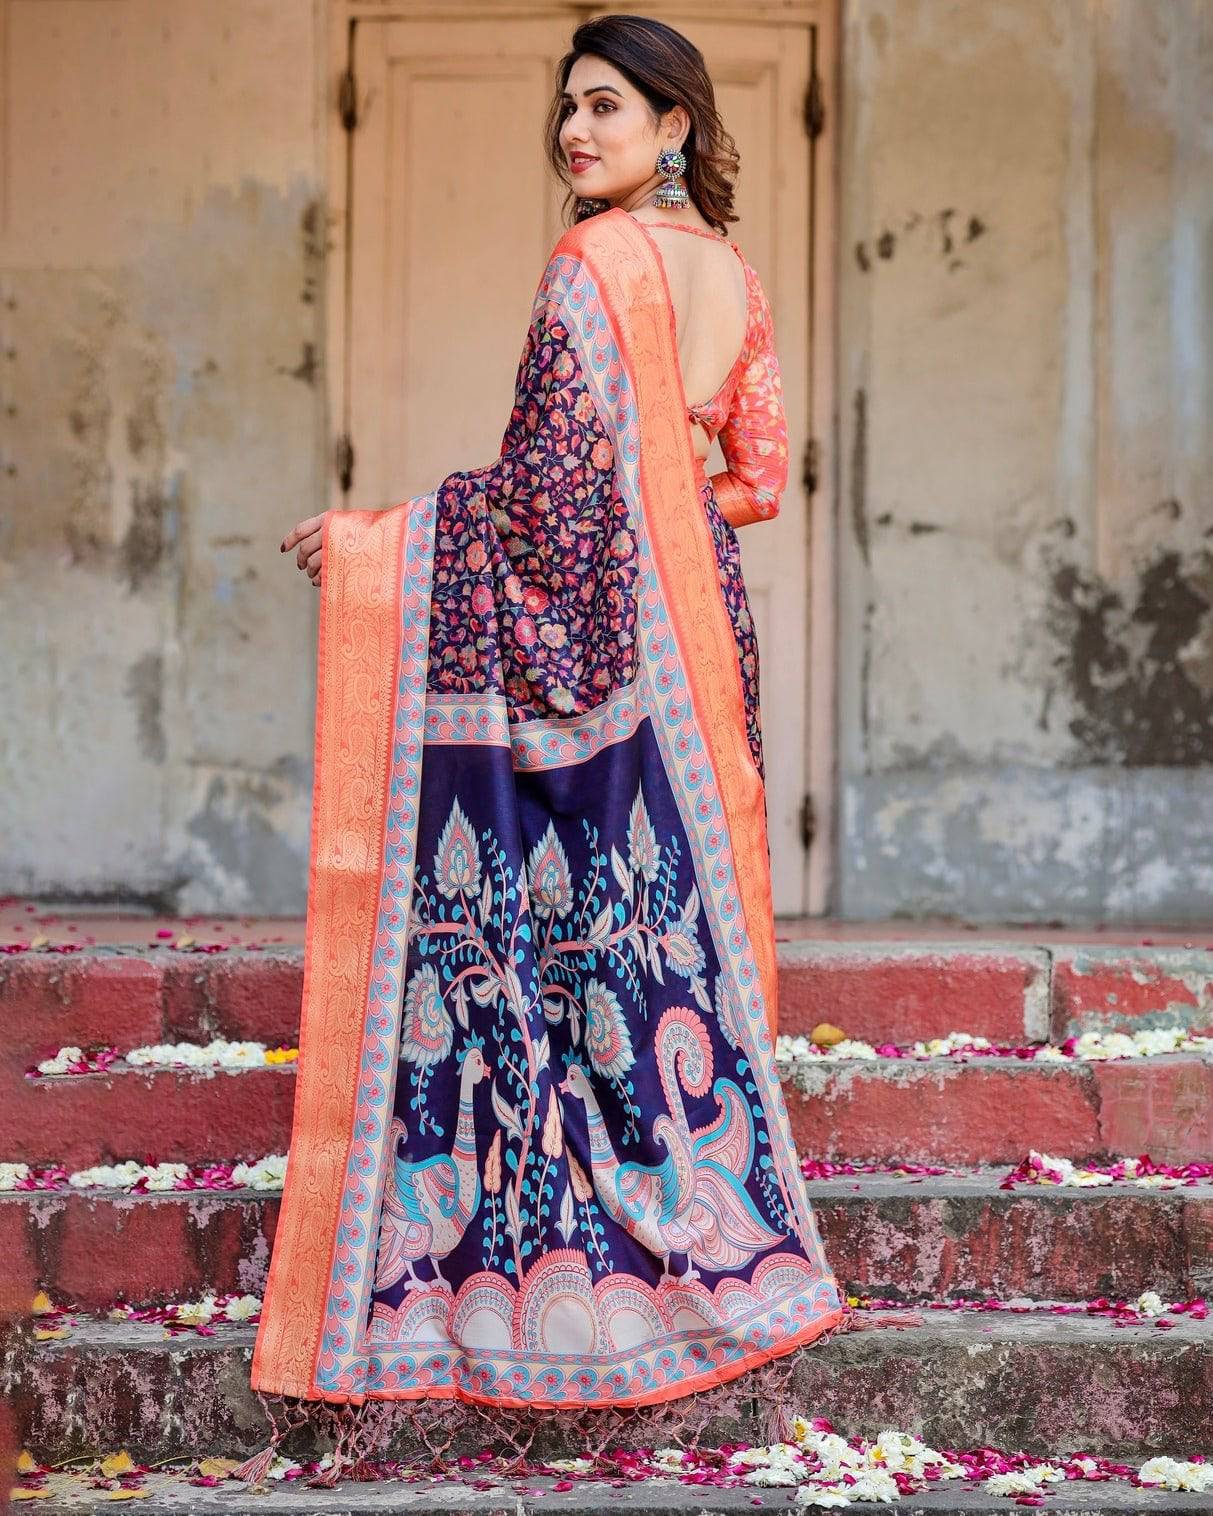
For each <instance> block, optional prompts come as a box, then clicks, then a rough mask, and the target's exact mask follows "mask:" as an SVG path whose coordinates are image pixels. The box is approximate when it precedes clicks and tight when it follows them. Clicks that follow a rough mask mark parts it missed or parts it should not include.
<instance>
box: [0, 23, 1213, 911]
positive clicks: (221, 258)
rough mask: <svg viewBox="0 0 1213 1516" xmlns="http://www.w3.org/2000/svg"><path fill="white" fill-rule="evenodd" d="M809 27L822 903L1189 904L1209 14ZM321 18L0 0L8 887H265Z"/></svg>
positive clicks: (300, 847)
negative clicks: (831, 856) (825, 686)
mask: <svg viewBox="0 0 1213 1516" xmlns="http://www.w3.org/2000/svg"><path fill="white" fill-rule="evenodd" d="M844 13H845V36H844V49H845V60H844V90H845V100H844V102H843V162H842V173H841V182H842V191H843V200H842V212H843V222H842V244H843V283H842V292H841V293H842V310H841V312H840V318H841V346H840V368H839V403H840V418H841V429H842V438H841V440H842V444H843V446H842V455H841V456H842V463H843V468H842V512H843V525H844V528H845V529H844V532H843V535H842V542H843V545H842V561H841V565H840V568H841V595H840V616H841V627H840V633H841V635H840V638H839V645H840V648H841V650H842V652H841V656H842V666H841V670H840V681H841V683H840V690H841V701H840V716H841V722H840V729H841V743H840V782H841V805H842V837H841V845H840V849H839V864H840V867H839V887H838V892H837V896H836V900H835V902H834V903H835V906H836V908H839V909H841V911H842V912H844V913H845V914H849V915H854V916H881V915H885V914H888V913H904V914H921V913H941V912H942V913H954V914H956V915H958V916H964V917H971V918H981V917H996V916H1002V917H1009V918H1013V919H1040V918H1046V919H1047V918H1053V917H1056V918H1061V919H1068V920H1075V919H1081V918H1084V917H1098V916H1104V917H1107V918H1110V919H1122V920H1123V919H1133V918H1135V917H1137V918H1144V917H1148V916H1151V915H1155V916H1167V917H1171V918H1174V919H1190V918H1195V917H1199V916H1207V915H1208V914H1209V912H1210V910H1211V909H1213V820H1211V819H1210V818H1211V817H1213V735H1211V727H1213V641H1211V636H1213V634H1211V631H1210V616H1211V615H1213V612H1211V610H1210V607H1211V605H1213V565H1211V561H1210V553H1211V550H1213V429H1211V427H1210V417H1211V416H1213V405H1211V403H1210V402H1211V400H1213V376H1211V373H1210V364H1211V361H1213V360H1211V355H1213V87H1211V86H1213V8H1211V7H1210V5H1209V4H1208V0H1168V3H1167V4H1165V5H1160V4H1157V3H1154V0H1105V3H1101V4H1098V5H1094V4H1083V3H1079V0H998V3H997V4H994V3H992V0H991V3H985V4H975V3H973V0H849V3H848V4H847V5H846V6H845V7H844ZM324 16H325V7H324V4H323V0H54V3H46V0H8V4H7V7H6V10H5V17H6V26H5V27H4V28H0V48H3V50H4V56H3V58H0V64H2V66H3V73H2V77H3V79H4V81H5V88H6V90H7V92H8V98H7V100H6V111H5V122H6V123H7V128H6V130H7V135H6V137H5V140H4V142H3V144H2V146H3V154H4V156H3V179H2V182H0V189H2V192H3V203H2V205H0V215H2V218H3V220H2V242H0V324H2V328H3V329H2V331H0V389H2V397H0V489H2V490H3V497H2V500H0V647H2V648H3V657H0V890H17V891H27V892H32V893H38V894H41V895H60V896H77V897H79V896H84V897H93V898H106V899H117V900H123V899H126V900H132V899H138V898H140V897H143V898H147V899H150V900H153V901H155V902H156V903H157V904H159V905H160V906H162V907H164V908H174V909H179V910H191V909H198V910H226V911H241V910H245V909H248V910H253V909H255V910H257V911H260V912H274V911H284V912H295V911H299V910H301V909H302V906H303V902H304V891H305V883H306V839H307V825H308V815H309V804H308V800H309V794H310V779H311V767H310V760H311V738H312V733H311V720H312V701H313V679H314V646H315V611H316V600H317V597H316V595H315V592H314V591H313V590H312V589H311V588H310V587H309V586H308V585H307V584H306V582H305V581H304V580H303V579H302V576H300V575H298V574H297V573H296V572H295V571H294V570H293V568H291V567H290V566H289V565H288V564H286V563H284V562H283V560H282V558H281V556H280V555H279V553H278V551H277V544H278V541H279V540H280V537H281V534H282V532H283V531H284V530H285V528H286V527H287V526H289V525H291V524H292V523H293V522H295V521H296V520H298V519H300V518H301V517H302V516H304V515H308V514H311V513H312V512H314V511H316V510H319V509H320V508H321V507H322V506H323V504H324V477H325V469H326V467H327V455H328V436H329V432H330V427H329V425H328V424H327V419H326V417H325V408H324V401H323V386H322V364H323V360H324V351H323V342H322V333H323V327H324V323H323V310H322V304H323V277H322V271H321V264H322V256H323V246H324V243H325V227H324V213H323V210H322V193H323V173H322V163H323V153H324V137H325V134H326V129H327V128H326V124H325V120H324V116H323V106H322V100H323V91H322V89H321V88H320V84H321V82H322V79H323V74H324V67H323V62H322V60H320V59H319V58H318V51H319V49H320V47H321V42H320V38H321V36H322V34H323V24H324ZM789 129H792V128H789Z"/></svg>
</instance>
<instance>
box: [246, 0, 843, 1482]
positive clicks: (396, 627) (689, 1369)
mask: <svg viewBox="0 0 1213 1516" xmlns="http://www.w3.org/2000/svg"><path fill="white" fill-rule="evenodd" d="M728 141H730V139H728V138H727V137H725V136H724V134H723V132H722V129H721V126H720V123H719V118H718V117H717V114H716V110H715V106H714V103H713V95H712V87H711V83H710V81H709V79H708V77H707V74H706V72H705V71H704V66H703V59H702V57H701V55H700V54H699V52H698V51H697V50H696V49H695V48H694V47H693V46H692V45H691V44H690V43H689V42H688V41H687V40H686V39H685V38H684V37H682V36H681V35H680V34H679V33H678V32H676V31H673V30H671V29H670V28H669V27H667V26H664V25H662V24H660V23H658V22H655V21H651V20H646V19H644V18H642V17H638V16H631V15H628V16H608V17H605V18H601V19H598V20H594V21H590V22H587V23H586V24H585V25H583V26H581V27H579V28H578V29H577V31H576V33H575V34H574V37H573V43H572V48H571V50H570V52H569V53H568V54H567V55H566V57H565V58H564V59H563V60H562V62H561V65H560V69H559V94H558V98H557V99H556V101H555V102H554V104H553V107H552V112H551V116H550V119H549V152H550V155H551V157H552V161H553V163H554V165H555V166H556V168H557V170H558V171H559V172H561V173H562V174H563V175H564V176H565V178H566V181H568V180H571V184H572V193H573V195H574V196H575V197H577V199H578V200H579V204H578V207H577V220H576V222H575V224H574V225H572V226H571V227H570V228H569V230H568V231H566V232H565V234H564V235H563V236H562V237H561V238H560V240H559V241H558V242H557V244H556V246H555V248H554V250H553V252H552V255H551V258H550V260H549V263H548V266H547V268H546V269H545V271H544V274H543V277H542V279H541V280H540V283H539V286H538V289H537V291H536V295H535V299H534V305H533V312H532V320H531V325H530V329H529V331H528V333H527V338H526V343H525V346H524V348H523V353H522V358H521V362H520V364H519V368H518V375H517V387H516V395H515V403H514V407H513V411H512V413H511V415H510V419H509V423H508V425H507V427H506V431H505V436H504V439H503V442H502V447H501V452H500V455H499V456H498V458H496V459H495V460H494V461H493V462H492V463H490V464H488V465H486V466H485V467H483V468H478V469H472V470H468V471H466V472H460V473H454V474H451V475H449V476H448V477H447V478H446V479H444V480H443V481H442V483H441V484H440V485H439V486H438V487H437V488H436V489H434V490H432V491H431V492H429V493H428V494H425V495H421V496H418V497H416V498H415V499H412V500H408V501H405V502H403V503H402V504H400V505H397V506H395V507H393V508H392V509H390V510H386V511H382V512H371V511H351V512H339V513H333V512H325V513H324V515H323V516H319V517H314V518H312V519H311V520H308V521H303V522H301V523H300V524H299V525H298V526H296V527H295V528H294V529H293V531H291V532H290V533H289V534H288V535H287V537H286V539H285V541H284V542H283V544H282V546H283V550H284V551H287V550H290V549H295V551H296V558H297V561H298V563H299V566H300V567H301V568H303V569H305V570H306V572H307V574H308V576H309V577H310V579H311V580H312V582H313V583H314V584H316V585H317V586H318V587H320V588H321V590H322V594H323V601H322V611H321V628H320V651H319V694H318V709H317V741H316V778H315V799H314V811H313V830H312V859H311V874H310V881H309V898H308V931H307V948H306V960H305V980H304V1001H303V1023H302V1030H301V1036H300V1049H299V1061H298V1068H297V1078H298V1086H297V1094H296V1102H295V1112H294V1125H293V1130H292V1135H291V1144H290V1159H289V1165H288V1170H287V1177H286V1184H285V1191H284V1195H283V1200H282V1206H281V1213H280V1219H279V1222H278V1231H277V1236H276V1239H275V1245H274V1253H273V1259H272V1263H271V1268H270V1275H269V1282H268V1287H267V1291H266V1296H265V1302H264V1305H263V1308H262V1314H261V1324H260V1328H259V1330H258V1334H257V1344H256V1350H255V1354H254V1359H253V1371H252V1382H253V1385H254V1387H256V1388H257V1389H258V1390H259V1391H260V1392H268V1393H270V1394H273V1395H277V1396H281V1397H287V1398H291V1399H294V1400H297V1401H312V1402H317V1401H328V1402H335V1403H338V1404H345V1405H354V1406H359V1405H362V1404H364V1403H365V1402H367V1401H371V1400H381V1401H383V1400H392V1399H413V1398H417V1397H448V1398H457V1399H462V1400H465V1401H472V1402H477V1403H479V1404H482V1405H490V1406H494V1407H513V1408H519V1409H523V1410H528V1411H529V1410H533V1409H536V1408H559V1409H561V1410H568V1409H570V1408H594V1409H601V1408H603V1407H625V1406H638V1405H653V1404H656V1403H657V1402H662V1401H669V1400H672V1399H675V1398H678V1397H682V1396H686V1395H688V1394H690V1393H692V1392H695V1391H703V1390H707V1389H709V1388H710V1387H712V1386H719V1385H722V1384H725V1383H727V1382H728V1381H731V1380H733V1379H735V1378H737V1377H738V1376H740V1375H742V1374H743V1373H745V1371H747V1370H750V1369H753V1368H755V1367H756V1366H758V1365H761V1364H764V1363H766V1362H768V1361H771V1360H774V1359H775V1358H777V1357H780V1356H782V1355H786V1354H788V1353H789V1352H790V1351H791V1350H792V1349H793V1348H796V1347H800V1346H804V1345H807V1344H809V1343H811V1342H814V1341H818V1340H821V1339H822V1338H824V1337H826V1336H828V1335H830V1334H831V1333H832V1332H833V1331H837V1330H840V1329H841V1330H845V1329H847V1328H848V1327H851V1326H853V1325H854V1323H853V1321H852V1319H851V1313H850V1311H849V1310H848V1308H847V1306H846V1304H845V1301H844V1300H843V1299H841V1298H840V1295H839V1291H838V1287H837V1284H836V1282H835V1280H834V1278H833V1276H832V1274H831V1271H830V1269H829V1267H828V1265H827V1262H826V1259H825V1257H824V1254H823V1251H822V1246H821V1242H820V1238H819V1235H818V1231H817V1227H816V1223H815V1220H814V1217H813V1215H812V1212H811V1210H810V1207H809V1203H808V1200H807V1196H806V1194H805V1190H804V1187H803V1183H802V1181H801V1178H800V1174H799V1168H798V1163H797V1157H796V1154H795V1152H794V1150H793V1147H792V1143H791V1140H790V1135H789V1131H788V1124H787V1117H786V1111H785V1108H784V1103H783V1098H782V1094H781V1091H780V1086H779V1082H778V1079H777V1076H776V1072H775V1067H774V1063H773V1057H772V1053H773V1038H774V1032H775V1026H776V970H775V951H774V923H773V917H772V908H771V894H770V871H769V860H768V852H767V838H766V826H765V800H764V789H763V777H762V753H761V739H760V732H759V722H758V691H757V686H758V664H757V652H756V648H755V645H754V632H753V626H752V623H751V619H750V614H749V607H748V605H747V602H746V595H745V589H744V586H743V584H742V580H741V575H740V571H739V564H738V555H737V540H736V536H735V532H734V528H735V527H737V526H740V525H742V524H745V523H747V522H753V521H757V520H760V519H762V518H767V517H771V516H773V515H774V514H775V513H776V510H777V508H778V500H779V494H780V492H781V490H782V489H783V487H784V485H785V483H786V478H787V438H786V430H785V420H784V412H783V405H782V398H781V393H780V377H779V366H778V362H777V360H776V356H775V348H774V340H773V330H772V322H771V313H770V308H769V305H768V303H767V300H766V296H765V294H764V292H763V290H762V288H761V286H760V284H759V282H758V278H757V276H756V274H755V273H754V271H753V269H752V268H751V267H750V266H749V264H748V263H747V262H746V261H745V259H744V257H743V256H742V254H741V252H740V250H739V249H738V248H737V247H736V244H734V243H732V242H730V241H729V240H728V239H727V238H726V237H725V236H724V235H723V231H722V230H721V229H722V228H723V226H724V225H725V223H726V222H727V221H728V220H730V219H735V218H733V217H732V215H731V200H732V195H731V189H730V186H729V182H728V178H727V176H726V171H728V170H731V169H732V168H733V167H734V162H733V160H734V159H735V154H731V150H730V151H729V152H726V150H725V148H724V147H723V146H722V143H724V142H728ZM678 153H680V154H681V156H675V154H678ZM684 169H685V172H684ZM688 232H689V233H692V234H693V235H689V236H688V235H684V234H685V233H688ZM692 395H693V396H696V397H700V398H698V399H697V401H696V403H695V404H689V403H688V396H692ZM717 433H719V435H720V437H721V442H722V450H723V452H724V456H725V459H726V461H727V464H728V467H727V468H726V469H725V470H724V471H722V472H720V473H717V474H715V475H714V476H713V477H712V478H708V477H707V476H706V473H705V468H704V462H703V459H704V456H705V455H706V453H707V450H708V446H709V445H710V440H711V438H712V436H714V435H715V434H717ZM275 1440H276V1439H275ZM267 1451H268V1450H267ZM255 1462H256V1460H253V1461H250V1465H249V1466H248V1467H252V1465H253V1464H254V1463H255ZM261 1467H264V1464H262V1465H261Z"/></svg>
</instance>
